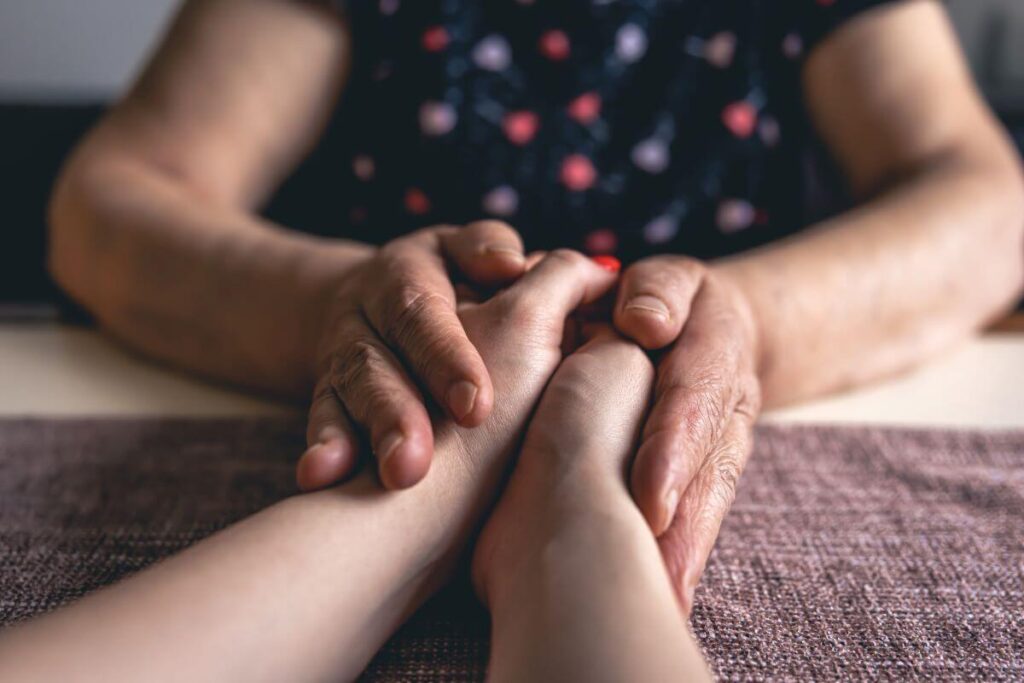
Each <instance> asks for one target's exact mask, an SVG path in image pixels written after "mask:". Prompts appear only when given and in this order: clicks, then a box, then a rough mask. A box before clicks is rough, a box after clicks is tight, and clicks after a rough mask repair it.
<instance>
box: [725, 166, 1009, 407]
mask: <svg viewBox="0 0 1024 683" xmlns="http://www.w3.org/2000/svg"><path fill="white" fill-rule="evenodd" d="M1022 192H1024V190H1022V187H1021V184H1020V175H1019V172H1018V171H1017V170H1016V168H1015V167H1013V165H1012V164H1006V165H1004V166H1002V167H999V166H998V165H997V166H996V167H995V168H993V167H992V166H991V165H990V164H986V163H982V164H980V165H971V164H970V163H968V162H965V161H950V162H948V163H942V162H940V163H939V164H936V165H935V166H934V167H933V168H930V169H929V170H926V171H923V172H922V173H921V174H920V175H919V176H918V177H916V178H912V179H909V180H907V181H905V182H904V183H902V184H901V185H899V186H897V187H896V188H894V189H893V190H891V191H890V192H888V193H887V194H884V195H882V196H880V197H879V198H877V199H875V200H874V201H871V202H869V203H868V204H866V205H864V206H863V207H861V208H858V209H856V210H854V211H851V212H849V213H847V214H845V215H842V216H840V217H838V218H836V219H833V220H831V221H828V222H827V223H825V224H823V225H821V226H819V227H818V228H816V229H813V230H812V231H810V232H809V233H806V234H803V235H798V236H795V237H794V238H791V239H790V240H788V241H785V242H782V243H779V244H777V245H769V246H768V247H765V248H763V249H760V250H758V251H754V252H751V253H749V254H744V255H741V256H738V257H735V258H732V259H728V260H725V261H722V262H719V263H717V264H715V266H714V268H715V270H717V271H718V272H719V273H720V274H722V275H724V276H726V277H728V278H729V279H731V280H732V281H733V282H735V283H737V284H738V285H739V286H740V288H741V289H742V290H743V291H744V292H745V293H746V294H747V296H748V298H749V300H750V302H751V304H752V307H753V310H754V312H755V315H756V317H757V318H758V322H759V327H760V337H761V357H762V364H761V380H762V388H763V391H764V396H765V401H766V404H768V405H780V404H785V403H789V402H793V401H797V400H801V399H805V398H810V397H813V396H815V395H820V394H823V393H827V392H831V391H835V390H839V389H842V388H846V387H850V386H855V385H858V384H861V383H864V382H868V381H871V380H874V379H877V378H881V377H884V376H886V375H889V374H892V373H895V372H898V371H901V370H903V369H906V368H908V367H911V366H913V365H915V364H916V363H919V362H920V361H922V360H924V359H926V358H928V357H929V355H931V354H933V353H935V352H936V351H937V350H939V349H941V348H944V347H946V346H947V345H949V344H951V343H952V342H955V341H957V340H959V339H962V338H964V337H966V336H967V335H968V334H970V333H971V332H973V331H975V330H977V329H978V328H979V327H981V326H982V325H983V324H984V323H986V322H987V321H989V320H991V319H992V318H993V317H994V316H997V315H999V314H1000V312H1002V311H1004V310H1005V309H1006V308H1007V307H1008V306H1010V305H1012V304H1013V303H1014V301H1015V300H1016V298H1017V297H1018V296H1019V294H1020V291H1021V286H1022V284H1024V258H1022V256H1021V254H1022V249H1024V195H1022Z"/></svg>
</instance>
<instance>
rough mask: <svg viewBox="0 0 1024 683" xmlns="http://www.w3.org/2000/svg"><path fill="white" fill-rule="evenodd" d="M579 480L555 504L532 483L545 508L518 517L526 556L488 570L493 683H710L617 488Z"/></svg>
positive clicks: (653, 546)
mask: <svg viewBox="0 0 1024 683" xmlns="http://www.w3.org/2000/svg"><path fill="white" fill-rule="evenodd" d="M580 457H581V458H585V457H586V456H580ZM585 479H586V478H583V480H582V481H575V482H572V483H570V484H568V485H566V486H565V489H566V490H565V491H562V492H556V493H553V494H547V493H546V492H545V491H544V490H543V489H544V485H543V484H540V483H538V482H533V491H534V495H536V496H537V497H538V498H540V499H544V498H543V496H545V495H547V498H546V500H547V501H549V502H550V503H551V504H550V505H549V506H540V507H542V508H543V511H542V512H538V513H537V514H535V515H532V516H527V515H524V520H523V522H522V523H523V525H524V526H525V527H526V529H525V534H526V535H527V536H529V538H530V541H529V547H528V548H526V549H524V552H522V553H521V561H520V562H518V563H517V564H513V565H512V566H508V567H504V568H503V569H502V570H496V573H497V572H498V571H500V572H501V574H502V576H501V577H497V578H496V579H495V580H494V581H493V583H492V585H493V587H494V590H493V591H492V592H491V593H490V595H489V596H488V605H489V607H490V609H491V615H492V622H493V625H494V626H493V634H494V635H493V644H492V655H491V657H492V660H491V665H490V673H491V678H492V679H493V680H494V681H525V680H537V681H557V680H570V679H576V680H588V681H627V680H628V681H669V680H685V681H697V680H709V676H708V675H707V670H706V668H705V664H704V662H703V659H702V657H701V654H700V650H699V649H698V647H697V645H696V643H695V641H694V639H693V636H692V635H691V634H690V633H689V630H688V628H687V625H686V619H685V617H684V616H683V613H682V610H681V609H680V608H679V605H678V603H677V602H676V597H675V594H674V593H673V590H672V586H671V583H670V582H669V579H668V575H667V574H666V572H665V567H664V562H663V560H662V558H661V555H660V554H659V552H658V546H657V543H656V542H655V540H654V537H653V536H652V535H651V532H650V529H649V528H648V526H647V524H646V522H645V521H644V519H643V517H642V516H641V515H640V512H639V511H638V510H637V508H636V505H635V504H634V503H633V501H632V499H631V498H630V497H629V494H628V492H627V491H626V489H625V486H623V484H622V482H619V481H611V480H610V478H607V479H606V480H603V481H586V480H585ZM538 492H539V493H538Z"/></svg>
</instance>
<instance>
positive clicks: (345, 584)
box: [0, 252, 628, 681]
mask: <svg viewBox="0 0 1024 683" xmlns="http://www.w3.org/2000/svg"><path fill="white" fill-rule="evenodd" d="M614 281H615V278H614V276H612V275H611V274H610V273H608V272H605V271H603V270H602V269H601V268H599V267H598V266H597V265H595V264H593V263H592V262H590V261H589V260H588V259H586V258H585V257H583V256H581V255H579V254H575V253H569V252H555V253H553V254H552V255H550V256H548V257H547V258H546V259H545V260H543V261H541V262H540V263H539V264H538V265H537V266H536V267H534V268H533V269H532V270H531V271H530V272H529V273H528V274H527V275H525V276H524V277H523V278H522V279H521V280H520V281H519V282H517V283H516V284H515V285H514V286H512V287H510V288H508V289H506V290H504V291H502V292H501V293H500V294H498V295H496V296H495V297H493V298H492V299H490V300H488V301H486V302H484V303H482V304H478V305H477V304H467V305H465V306H464V307H463V308H462V309H461V310H460V316H461V317H462V319H463V321H464V322H465V324H466V328H467V330H469V331H470V335H471V338H472V339H473V341H474V342H475V343H478V344H479V346H480V348H481V350H482V351H483V352H484V355H485V357H486V359H487V362H488V367H490V368H492V370H493V376H494V379H495V385H496V386H495V388H496V391H497V395H498V397H499V399H500V403H499V406H498V407H497V408H496V411H497V414H496V415H495V417H496V419H494V420H491V421H489V422H488V424H487V425H484V426H482V427H480V428H479V429H473V430H467V429H462V428H459V427H456V426H454V425H453V424H452V423H451V422H450V421H442V424H441V425H439V429H438V441H437V463H436V466H435V467H433V468H432V469H431V470H430V472H429V473H428V474H426V475H425V478H424V480H423V481H422V482H421V483H420V485H418V486H415V487H413V488H411V489H409V490H406V491H401V492H389V491H384V490H382V489H381V487H380V485H379V482H378V481H377V480H376V478H375V477H374V476H373V474H372V472H365V473H363V474H362V475H361V476H359V477H358V478H356V479H355V480H353V481H351V482H349V483H346V484H345V485H343V486H340V487H338V488H336V489H332V490H328V491H322V492H318V493H315V494H309V495H306V496H300V497H296V498H291V499H289V500H286V501H284V502H282V503H279V504H277V505H275V506H273V507H270V508H268V509H267V510H264V511H263V512H260V513H258V514H256V515H254V516H253V517H250V518H249V519H247V520H245V521H243V522H241V523H239V524H237V525H235V526H233V527H230V528H229V529H227V530H225V531H223V532H221V533H218V534H216V535H214V536H212V537H211V538H209V539H207V540H205V541H203V542H201V543H199V544H197V545H196V546H194V547H193V548H190V549H189V550H187V551H185V552H183V553H181V554H180V555H177V556H175V557H173V558H171V559H169V560H167V561H165V562H162V563H160V564H157V565H156V566H154V567H152V568H150V569H148V570H146V571H144V572H141V573H140V574H138V575H136V576H133V577H131V578H129V579H127V580H126V581H123V582H122V583H120V584H117V585H115V586H112V587H110V588H107V589H104V590H101V591H98V592H97V593H95V594H93V595H90V596H88V597H86V598H84V599H83V600H81V601H79V602H78V603H75V604H74V605H71V606H70V607H68V608H66V609H63V610H58V611H57V612H55V613H53V614H50V615H46V616H44V617H42V618H40V619H38V620H36V621H33V622H29V623H27V624H26V625H23V626H20V627H15V628H13V629H11V630H8V631H6V632H4V633H3V635H2V637H0V680H4V681H8V680H10V681H23V680H81V681H135V680H158V681H163V680H184V681H225V680H228V681H322V680H350V679H353V678H355V677H356V676H357V675H358V673H359V672H360V671H361V670H362V668H363V667H364V666H365V665H366V662H367V661H369V659H370V657H372V656H373V654H374V653H375V652H376V651H377V649H378V648H379V647H380V645H381V644H382V643H383V642H384V640H385V639H386V638H387V637H388V636H389V635H390V634H391V632H392V631H393V630H394V629H395V628H397V626H398V625H399V624H400V623H401V622H402V621H403V620H404V619H405V618H406V617H407V616H408V615H409V614H411V613H412V611H413V610H415V609H416V607H417V606H418V605H419V604H420V603H421V602H422V601H423V600H424V599H425V598H426V597H427V596H428V595H429V594H430V593H431V592H433V590H434V589H436V588H437V587H438V586H440V585H441V583H442V582H444V581H445V580H446V579H447V578H448V576H449V574H450V572H451V570H452V568H453V567H454V565H455V562H456V560H457V559H458V558H459V557H460V556H461V554H462V552H463V550H464V548H465V544H466V543H467V541H468V540H469V538H470V536H471V534H472V533H473V531H474V530H475V528H476V526H477V525H478V524H479V521H480V517H481V516H482V515H483V514H484V513H485V512H486V511H487V509H488V508H489V507H490V505H491V503H492V501H493V499H494V497H495V495H496V493H497V489H498V486H499V485H500V483H501V480H502V477H503V475H504V473H505V471H506V469H507V467H508V461H509V458H510V457H511V455H512V454H513V451H514V448H515V446H516V445H517V444H518V442H519V439H520V435H521V433H522V432H523V430H524V429H525V427H526V424H525V423H526V420H527V419H528V416H529V414H530V413H531V411H532V409H533V406H534V405H535V403H536V401H537V400H538V399H539V397H540V394H541V392H542V391H543V388H544V384H545V383H546V382H547V380H548V378H549V377H550V376H551V374H552V373H553V372H554V371H555V368H556V367H557V366H558V364H559V362H560V360H561V350H560V346H561V343H562V340H563V334H564V324H565V321H566V317H567V316H568V315H569V313H570V312H571V311H572V310H574V309H576V308H577V307H578V306H580V305H582V304H586V303H591V302H593V301H594V300H595V299H597V298H598V297H599V296H601V295H602V294H604V293H605V292H606V291H608V290H609V289H610V288H611V286H612V285H613V284H614ZM627 502H628V500H627Z"/></svg>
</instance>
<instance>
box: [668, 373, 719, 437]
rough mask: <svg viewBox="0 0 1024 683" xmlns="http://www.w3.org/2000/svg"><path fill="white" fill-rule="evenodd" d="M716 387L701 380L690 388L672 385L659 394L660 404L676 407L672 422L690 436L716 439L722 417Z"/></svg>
mask: <svg viewBox="0 0 1024 683" xmlns="http://www.w3.org/2000/svg"><path fill="white" fill-rule="evenodd" d="M719 386H720V385H719V384H718V383H717V382H714V381H711V380H702V381H699V382H696V383H690V384H672V385H669V386H668V387H667V388H664V389H663V390H662V392H661V393H662V396H663V398H662V400H663V401H666V402H667V405H670V406H676V410H675V411H674V412H673V414H672V419H673V421H674V422H675V423H676V424H679V425H681V426H682V427H683V428H684V429H686V430H687V431H689V432H690V433H694V434H712V435H713V437H712V438H714V436H715V435H717V432H718V430H719V429H720V425H721V423H722V421H723V419H724V417H725V408H724V402H723V400H722V395H721V391H720V389H719Z"/></svg>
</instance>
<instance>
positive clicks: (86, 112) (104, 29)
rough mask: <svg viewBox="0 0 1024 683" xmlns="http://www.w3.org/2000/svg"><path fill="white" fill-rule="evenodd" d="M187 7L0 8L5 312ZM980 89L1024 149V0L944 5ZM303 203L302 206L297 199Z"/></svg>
mask: <svg viewBox="0 0 1024 683" xmlns="http://www.w3.org/2000/svg"><path fill="white" fill-rule="evenodd" d="M178 4H179V0H89V1H88V2H82V1H81V0H31V1H29V0H0V180H2V183H3V185H2V187H3V188H4V189H3V191H2V192H0V201H2V204H3V210H2V212H0V221H2V227H0V305H3V306H5V307H6V308H8V309H11V308H17V309H19V310H23V311H24V314H25V315H26V316H40V315H41V316H46V315H49V314H50V311H52V303H53V302H55V301H58V296H57V294H56V290H55V288H54V287H53V285H52V283H51V282H50V280H49V278H48V277H47V275H46V272H45V269H44V267H43V259H44V253H45V236H46V233H45V222H44V221H45V205H46V199H47V196H48V194H49V189H50V184H51V183H52V180H53V177H54V175H55V174H56V172H57V169H58V168H59V166H60V163H61V160H62V159H63V157H64V155H65V154H66V153H67V151H68V149H69V148H70V147H71V146H72V145H73V144H74V141H75V140H76V139H77V138H78V137H79V136H80V135H81V134H82V132H83V131H84V130H85V129H86V128H88V126H89V125H90V124H91V123H92V122H93V121H94V120H95V119H96V117H97V116H99V115H100V113H101V112H102V110H103V107H104V106H105V105H106V104H107V103H108V102H110V101H111V99H112V98H114V97H116V95H117V93H119V92H120V91H121V90H122V89H123V88H124V87H125V86H126V85H127V84H128V83H129V82H130V81H131V79H132V78H133V76H134V74H135V73H136V71H137V70H138V69H139V67H140V65H141V64H142V62H143V61H144V60H145V58H146V56H147V54H148V52H149V50H150V49H151V48H152V46H153V44H154V42H155V41H156V40H157V39H158V37H159V36H160V34H161V32H162V30H163V29H164V27H165V26H166V24H167V22H168V21H169V20H170V18H171V17H172V15H173V13H174V11H175V9H176V7H177V5H178ZM946 4H947V7H948V9H949V12H950V14H951V15H952V17H953V20H954V22H955V24H956V26H957V30H958V31H959V33H960V36H961V39H962V40H963V43H964V48H965V50H966V52H967V55H968V58H969V59H970V62H971V65H972V67H973V68H974V71H975V73H976V75H977V78H978V81H979V83H980V85H981V87H982V89H983V90H984V92H985V94H986V96H987V97H988V98H989V100H990V102H991V103H992V105H993V107H994V108H995V110H996V112H997V113H998V114H999V116H1000V117H1001V118H1002V120H1003V121H1004V123H1005V124H1006V125H1007V127H1008V128H1009V130H1010V131H1011V133H1012V134H1013V136H1014V138H1015V140H1016V141H1017V144H1018V146H1019V147H1021V148H1022V149H1024V0H948V1H947V2H946ZM326 171H327V169H325V168H321V167H318V165H317V160H316V159H315V158H314V159H311V160H310V162H309V163H307V164H305V166H304V167H303V168H302V169H300V171H299V172H298V173H297V175H296V177H295V178H293V179H292V181H290V183H289V185H288V186H287V187H286V188H285V191H284V193H283V195H282V196H281V197H279V198H278V200H277V201H276V202H274V203H272V207H271V213H272V214H273V215H275V217H278V218H279V219H281V220H285V221H286V222H287V221H288V218H289V211H290V210H293V209H294V208H295V207H297V206H298V205H299V204H302V205H303V206H304V207H305V210H306V211H310V210H314V211H315V210H316V206H315V205H312V206H311V205H310V204H308V203H307V200H308V199H309V198H310V197H315V196H317V195H319V194H320V193H305V192H302V191H301V190H300V191H299V192H296V188H297V187H298V188H302V187H304V186H314V185H316V184H317V183H318V179H319V178H321V177H322V176H323V175H324V174H325V173H326ZM297 197H302V198H303V201H301V202H300V201H296V199H297Z"/></svg>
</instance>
